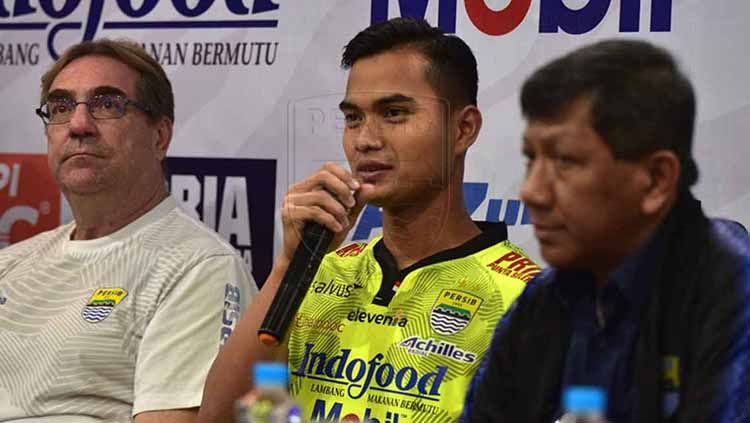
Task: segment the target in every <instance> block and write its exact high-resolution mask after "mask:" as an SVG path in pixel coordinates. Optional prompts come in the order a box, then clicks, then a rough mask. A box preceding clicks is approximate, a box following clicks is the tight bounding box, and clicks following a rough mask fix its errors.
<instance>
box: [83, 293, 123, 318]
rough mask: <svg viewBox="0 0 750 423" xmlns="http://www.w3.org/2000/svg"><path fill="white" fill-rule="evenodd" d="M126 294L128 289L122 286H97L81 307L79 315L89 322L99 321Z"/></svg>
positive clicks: (105, 316) (110, 311)
mask: <svg viewBox="0 0 750 423" xmlns="http://www.w3.org/2000/svg"><path fill="white" fill-rule="evenodd" d="M127 296H128V291H126V290H124V289H122V288H97V290H96V291H94V295H92V296H91V298H90V299H89V302H88V303H87V304H86V305H85V306H84V307H83V310H82V311H81V316H83V320H85V321H87V322H89V323H99V322H101V321H102V320H104V319H106V318H107V317H108V316H109V315H110V314H112V310H114V309H115V306H116V305H117V304H120V302H121V301H122V300H123V299H124V298H125V297H127Z"/></svg>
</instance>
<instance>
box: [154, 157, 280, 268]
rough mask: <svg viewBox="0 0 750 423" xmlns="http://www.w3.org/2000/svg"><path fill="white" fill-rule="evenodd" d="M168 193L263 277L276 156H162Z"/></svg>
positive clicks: (270, 244)
mask: <svg viewBox="0 0 750 423" xmlns="http://www.w3.org/2000/svg"><path fill="white" fill-rule="evenodd" d="M167 180H168V181H169V187H170V191H171V193H172V197H174V199H175V200H177V202H178V203H179V204H180V206H181V207H182V209H183V210H185V212H187V213H188V214H190V215H192V216H193V217H194V218H196V219H198V220H200V221H202V222H203V223H204V224H206V226H208V227H209V228H211V229H213V230H215V231H217V232H218V233H219V234H220V235H221V236H222V237H224V238H225V239H226V240H227V241H229V243H230V244H232V246H233V247H234V248H236V249H237V250H238V252H239V253H240V255H241V256H242V258H244V259H245V262H246V263H247V265H248V267H249V268H250V270H251V272H252V273H253V277H254V278H255V280H256V281H265V280H266V277H268V273H269V272H270V271H271V261H272V259H273V257H272V254H273V224H274V217H273V214H274V207H275V200H274V199H275V195H276V160H260V159H208V158H192V157H191V158H186V157H168V158H167Z"/></svg>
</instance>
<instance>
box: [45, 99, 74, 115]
mask: <svg viewBox="0 0 750 423" xmlns="http://www.w3.org/2000/svg"><path fill="white" fill-rule="evenodd" d="M48 109H49V113H50V114H51V115H58V114H61V113H67V112H68V110H70V107H69V106H68V103H67V102H54V103H50V104H49V106H48Z"/></svg>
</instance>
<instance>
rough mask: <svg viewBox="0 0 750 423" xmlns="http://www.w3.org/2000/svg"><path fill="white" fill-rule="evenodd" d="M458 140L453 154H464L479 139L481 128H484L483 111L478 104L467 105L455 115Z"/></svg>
mask: <svg viewBox="0 0 750 423" xmlns="http://www.w3.org/2000/svg"><path fill="white" fill-rule="evenodd" d="M454 122H455V131H456V142H455V143H454V144H453V154H454V155H456V156H462V155H465V154H466V151H467V150H468V149H469V147H471V145H472V144H474V142H475V141H476V140H477V137H478V136H479V130H480V129H482V113H481V112H480V111H479V109H478V108H477V106H474V105H471V104H469V105H467V106H464V107H463V108H462V109H461V110H458V111H457V112H456V114H455V115H454Z"/></svg>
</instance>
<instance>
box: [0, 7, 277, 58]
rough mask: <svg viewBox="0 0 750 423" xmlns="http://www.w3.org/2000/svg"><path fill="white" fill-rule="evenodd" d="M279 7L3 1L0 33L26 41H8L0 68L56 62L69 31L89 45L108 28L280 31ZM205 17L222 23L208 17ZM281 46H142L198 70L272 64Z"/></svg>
mask: <svg viewBox="0 0 750 423" xmlns="http://www.w3.org/2000/svg"><path fill="white" fill-rule="evenodd" d="M86 5H87V6H88V8H86ZM105 5H106V12H107V13H104V12H105ZM110 9H111V10H110ZM278 9H279V5H278V4H276V3H274V2H272V1H271V0H254V1H253V0H224V1H216V0H140V1H134V0H117V1H116V2H115V1H107V2H105V1H104V0H91V1H89V2H82V1H81V0H64V1H53V0H37V1H32V0H16V1H6V0H0V31H2V32H11V31H21V32H23V33H24V34H25V40H24V41H22V42H8V41H5V40H6V39H7V37H3V41H2V42H0V66H1V65H5V66H14V65H15V66H18V65H36V64H38V63H39V58H40V55H41V54H44V51H46V52H47V53H48V54H49V56H50V57H51V58H52V59H57V58H58V57H59V55H60V53H61V52H62V51H64V50H65V48H66V47H68V45H69V42H68V40H70V37H69V36H67V34H66V33H69V32H74V33H75V34H80V33H82V38H81V39H82V40H86V41H87V40H93V39H94V37H96V36H106V32H107V31H108V30H120V31H122V30H126V31H136V30H148V31H152V32H153V31H157V30H186V29H190V30H191V32H192V30H206V31H208V30H216V29H251V28H276V27H277V26H278V20H277V19H276V15H278V12H277V10H278ZM155 15H156V16H158V17H155ZM204 15H210V16H212V17H220V19H205V18H204ZM103 16H106V17H107V18H106V19H103ZM166 17H170V18H166ZM165 18H166V19H165ZM100 30H101V32H102V33H100ZM35 33H43V34H45V35H46V37H36V36H35ZM61 35H63V36H62V37H61ZM118 36H121V33H120V34H118ZM60 38H64V39H65V40H66V42H65V43H64V42H61V41H60ZM45 39H46V40H45ZM45 41H46V42H45ZM278 45H279V43H278V42H276V41H270V40H259V41H252V42H247V41H242V42H170V43H162V42H148V43H143V47H144V48H145V49H146V50H147V51H148V52H149V53H150V54H151V55H152V56H154V58H155V59H156V60H157V61H159V62H160V63H161V64H162V65H194V66H200V65H208V66H216V65H224V66H234V65H238V66H270V65H272V64H273V63H274V62H275V61H276V56H277V52H278Z"/></svg>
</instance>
